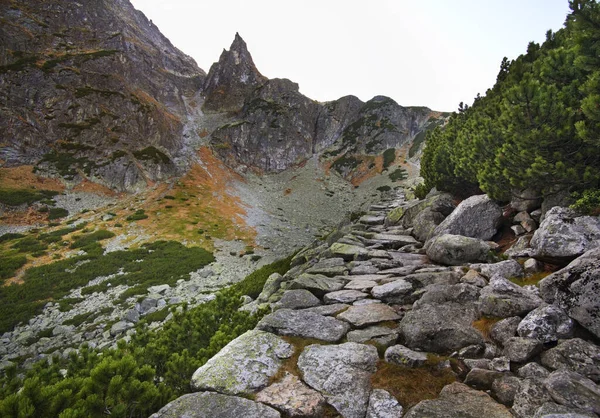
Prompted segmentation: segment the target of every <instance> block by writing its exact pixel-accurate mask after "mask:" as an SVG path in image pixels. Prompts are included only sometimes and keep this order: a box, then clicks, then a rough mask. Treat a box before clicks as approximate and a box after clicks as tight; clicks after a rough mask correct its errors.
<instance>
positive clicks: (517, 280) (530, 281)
mask: <svg viewBox="0 0 600 418" xmlns="http://www.w3.org/2000/svg"><path fill="white" fill-rule="evenodd" d="M550 274H552V272H551V271H541V272H539V273H534V274H532V275H531V276H527V277H513V278H510V279H509V280H510V281H511V282H513V283H514V284H518V285H519V286H529V285H533V286H537V284H538V283H539V282H540V280H542V279H543V278H545V277H547V276H549V275H550Z"/></svg>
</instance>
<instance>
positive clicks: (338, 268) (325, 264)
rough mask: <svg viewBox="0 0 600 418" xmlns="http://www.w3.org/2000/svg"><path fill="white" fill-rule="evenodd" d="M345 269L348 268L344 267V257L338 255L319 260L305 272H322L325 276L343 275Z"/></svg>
mask: <svg viewBox="0 0 600 418" xmlns="http://www.w3.org/2000/svg"><path fill="white" fill-rule="evenodd" d="M347 271H348V268H347V267H346V262H345V261H344V259H343V258H340V257H334V258H325V259H323V260H319V262H318V263H317V264H315V265H314V266H312V267H311V268H309V269H308V270H307V271H306V272H307V273H310V274H323V275H325V276H329V277H333V276H338V275H339V276H341V275H344V274H345V272H347Z"/></svg>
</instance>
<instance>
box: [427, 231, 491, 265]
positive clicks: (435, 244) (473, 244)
mask: <svg viewBox="0 0 600 418" xmlns="http://www.w3.org/2000/svg"><path fill="white" fill-rule="evenodd" d="M489 251H490V246H489V244H487V243H485V242H484V241H482V240H480V239H477V238H470V237H465V236H462V235H452V234H443V235H437V236H435V237H434V238H432V239H430V240H429V241H428V242H427V246H426V252H427V256H428V257H429V259H430V260H431V261H434V262H436V263H440V264H445V265H449V266H460V265H463V264H466V263H475V262H482V261H487V259H488V258H489Z"/></svg>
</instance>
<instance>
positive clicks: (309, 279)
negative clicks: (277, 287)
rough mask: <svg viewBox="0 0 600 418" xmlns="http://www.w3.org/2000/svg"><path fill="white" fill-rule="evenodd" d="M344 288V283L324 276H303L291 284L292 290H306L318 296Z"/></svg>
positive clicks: (305, 274)
mask: <svg viewBox="0 0 600 418" xmlns="http://www.w3.org/2000/svg"><path fill="white" fill-rule="evenodd" d="M343 287H344V282H343V281H342V280H338V279H336V278H333V277H327V276H324V275H322V274H307V273H304V274H301V275H300V276H299V277H297V278H296V279H295V280H293V281H292V282H291V284H290V289H306V290H309V291H311V292H312V293H314V294H315V295H317V296H323V295H324V294H325V293H329V292H335V291H336V290H341V289H342V288H343Z"/></svg>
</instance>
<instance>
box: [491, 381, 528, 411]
mask: <svg viewBox="0 0 600 418" xmlns="http://www.w3.org/2000/svg"><path fill="white" fill-rule="evenodd" d="M520 385H521V379H519V378H518V377H515V376H510V375H503V376H501V377H499V378H497V379H495V380H494V383H492V394H493V395H494V398H496V399H497V400H498V402H500V403H501V404H503V405H506V406H512V404H513V401H514V400H515V395H516V393H517V391H518V390H519V386H520Z"/></svg>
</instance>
